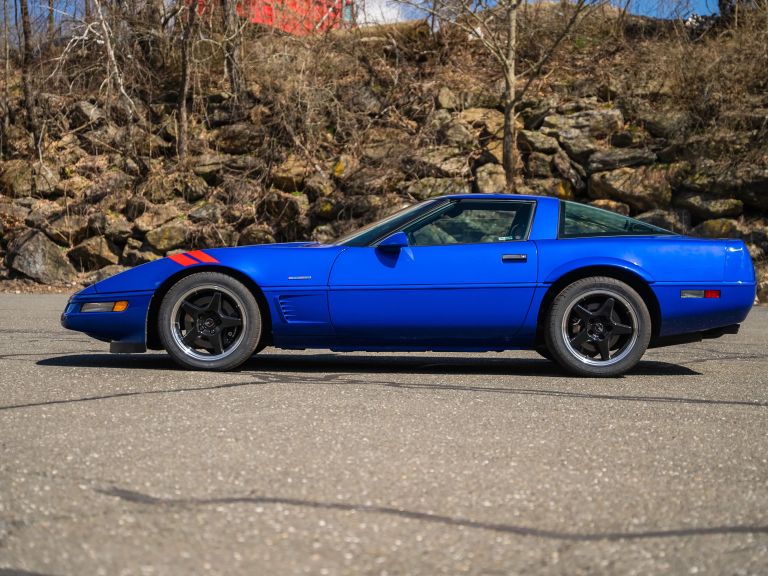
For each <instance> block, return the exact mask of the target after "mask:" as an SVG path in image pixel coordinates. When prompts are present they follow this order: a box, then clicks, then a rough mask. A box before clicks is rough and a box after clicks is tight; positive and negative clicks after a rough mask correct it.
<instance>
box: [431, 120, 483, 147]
mask: <svg viewBox="0 0 768 576" xmlns="http://www.w3.org/2000/svg"><path fill="white" fill-rule="evenodd" d="M437 142H438V143H439V144H444V145H446V146H455V147H457V148H463V149H469V148H473V147H474V146H475V145H476V144H477V141H476V140H475V135H474V134H473V133H472V130H470V129H469V128H468V127H467V125H466V124H464V123H462V122H459V121H452V122H448V123H447V124H444V125H443V126H442V127H441V128H440V129H439V130H438V132H437Z"/></svg>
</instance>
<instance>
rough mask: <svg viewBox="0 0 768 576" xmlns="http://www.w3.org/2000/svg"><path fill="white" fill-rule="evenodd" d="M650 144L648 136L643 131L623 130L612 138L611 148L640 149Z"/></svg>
mask: <svg viewBox="0 0 768 576" xmlns="http://www.w3.org/2000/svg"><path fill="white" fill-rule="evenodd" d="M647 142H648V135H647V134H646V133H645V132H644V131H643V130H637V129H635V130H622V131H621V132H616V133H615V134H613V135H612V136H611V146H615V147H616V148H639V147H641V146H645V145H646V144H647Z"/></svg>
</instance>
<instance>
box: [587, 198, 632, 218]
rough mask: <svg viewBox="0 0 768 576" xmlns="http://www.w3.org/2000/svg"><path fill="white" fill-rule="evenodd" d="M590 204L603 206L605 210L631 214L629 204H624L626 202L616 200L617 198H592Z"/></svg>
mask: <svg viewBox="0 0 768 576" xmlns="http://www.w3.org/2000/svg"><path fill="white" fill-rule="evenodd" d="M589 204H590V206H594V207H595V208H602V209H603V210H608V211H609V212H616V214H621V215H622V216H629V206H627V205H626V204H624V202H616V200H608V199H607V198H602V199H600V200H592V202H590V203H589Z"/></svg>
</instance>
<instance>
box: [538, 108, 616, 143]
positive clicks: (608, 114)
mask: <svg viewBox="0 0 768 576" xmlns="http://www.w3.org/2000/svg"><path fill="white" fill-rule="evenodd" d="M623 125H624V116H623V115H622V114H621V111H620V110H617V109H615V108H607V109H600V110H583V111H580V112H576V113H575V114H568V115H562V114H552V115H550V116H547V117H546V118H545V119H544V124H543V127H542V132H544V133H545V134H548V135H550V136H555V137H556V138H558V139H560V136H561V135H562V134H570V133H571V131H576V132H581V133H582V134H584V135H587V136H590V137H592V138H607V137H608V136H610V135H611V134H613V133H614V132H618V131H619V130H621V128H622V126H623Z"/></svg>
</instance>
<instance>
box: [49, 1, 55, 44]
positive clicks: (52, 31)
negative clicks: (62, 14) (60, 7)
mask: <svg viewBox="0 0 768 576" xmlns="http://www.w3.org/2000/svg"><path fill="white" fill-rule="evenodd" d="M55 33H56V12H55V7H54V5H53V0H48V40H49V41H50V40H53V36H54V34H55Z"/></svg>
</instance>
